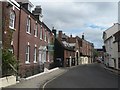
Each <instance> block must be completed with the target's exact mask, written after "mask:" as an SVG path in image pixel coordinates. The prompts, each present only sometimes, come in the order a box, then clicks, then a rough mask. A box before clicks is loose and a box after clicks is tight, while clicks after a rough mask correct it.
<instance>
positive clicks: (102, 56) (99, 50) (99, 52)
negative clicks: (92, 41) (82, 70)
mask: <svg viewBox="0 0 120 90" xmlns="http://www.w3.org/2000/svg"><path fill="white" fill-rule="evenodd" d="M95 50H96V51H97V54H98V56H97V57H96V59H97V60H98V61H100V62H103V61H104V51H103V49H100V48H99V49H95Z"/></svg>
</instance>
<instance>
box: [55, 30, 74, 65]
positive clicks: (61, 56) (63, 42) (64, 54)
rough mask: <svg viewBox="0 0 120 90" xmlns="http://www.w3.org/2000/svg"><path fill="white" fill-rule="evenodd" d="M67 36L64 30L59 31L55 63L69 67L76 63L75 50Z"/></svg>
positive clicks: (56, 40)
mask: <svg viewBox="0 0 120 90" xmlns="http://www.w3.org/2000/svg"><path fill="white" fill-rule="evenodd" d="M67 37H68V36H66V35H65V34H63V33H62V31H59V33H58V37H57V38H56V39H55V63H56V66H60V67H67V66H73V65H75V51H74V48H73V47H72V46H70V43H69V42H68V41H67Z"/></svg>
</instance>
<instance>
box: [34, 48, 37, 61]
mask: <svg viewBox="0 0 120 90" xmlns="http://www.w3.org/2000/svg"><path fill="white" fill-rule="evenodd" d="M34 63H37V47H35V48H34Z"/></svg>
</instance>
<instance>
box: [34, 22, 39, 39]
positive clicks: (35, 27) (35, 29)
mask: <svg viewBox="0 0 120 90" xmlns="http://www.w3.org/2000/svg"><path fill="white" fill-rule="evenodd" d="M34 36H35V37H38V24H37V23H35V24H34Z"/></svg>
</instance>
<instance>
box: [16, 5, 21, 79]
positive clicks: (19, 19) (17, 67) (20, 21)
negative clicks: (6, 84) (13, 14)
mask: <svg viewBox="0 0 120 90" xmlns="http://www.w3.org/2000/svg"><path fill="white" fill-rule="evenodd" d="M20 18H21V4H20V12H19V23H18V48H17V60H18V61H19V48H20V45H19V44H20V22H21V19H20ZM18 64H19V63H18ZM18 71H19V65H18V67H17V76H16V79H17V80H18Z"/></svg>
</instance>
